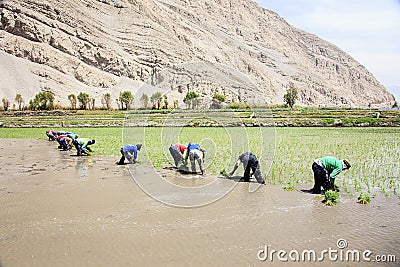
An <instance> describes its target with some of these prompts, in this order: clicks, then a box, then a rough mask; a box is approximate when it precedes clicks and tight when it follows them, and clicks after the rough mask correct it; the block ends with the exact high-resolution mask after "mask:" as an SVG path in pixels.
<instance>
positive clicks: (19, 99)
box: [15, 94, 24, 110]
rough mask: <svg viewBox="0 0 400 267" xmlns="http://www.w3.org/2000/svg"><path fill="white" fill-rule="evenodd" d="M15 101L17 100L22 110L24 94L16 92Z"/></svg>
mask: <svg viewBox="0 0 400 267" xmlns="http://www.w3.org/2000/svg"><path fill="white" fill-rule="evenodd" d="M15 101H17V103H18V109H19V110H22V103H24V99H23V98H22V96H21V95H20V94H16V96H15Z"/></svg>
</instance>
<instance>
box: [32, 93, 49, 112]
mask: <svg viewBox="0 0 400 267" xmlns="http://www.w3.org/2000/svg"><path fill="white" fill-rule="evenodd" d="M29 108H30V109H32V110H37V109H39V110H52V109H53V108H54V94H53V93H52V92H47V91H44V92H40V93H37V94H36V95H35V98H34V99H33V100H30V101H29Z"/></svg>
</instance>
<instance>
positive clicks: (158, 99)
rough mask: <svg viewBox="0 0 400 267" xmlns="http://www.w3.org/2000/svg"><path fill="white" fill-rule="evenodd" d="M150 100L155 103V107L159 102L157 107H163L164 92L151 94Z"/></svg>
mask: <svg viewBox="0 0 400 267" xmlns="http://www.w3.org/2000/svg"><path fill="white" fill-rule="evenodd" d="M150 101H151V103H152V104H153V107H154V106H155V105H156V104H157V109H160V108H161V102H162V94H161V92H155V93H154V94H152V95H151V96H150Z"/></svg>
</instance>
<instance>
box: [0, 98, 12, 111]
mask: <svg viewBox="0 0 400 267" xmlns="http://www.w3.org/2000/svg"><path fill="white" fill-rule="evenodd" d="M1 102H3V109H4V111H7V110H8V108H9V107H10V101H8V99H7V98H4V97H3V98H2V99H1Z"/></svg>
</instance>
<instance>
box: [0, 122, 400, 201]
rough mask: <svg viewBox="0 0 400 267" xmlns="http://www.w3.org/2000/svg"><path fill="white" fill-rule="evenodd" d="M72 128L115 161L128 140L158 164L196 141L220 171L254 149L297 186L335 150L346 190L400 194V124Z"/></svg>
mask: <svg viewBox="0 0 400 267" xmlns="http://www.w3.org/2000/svg"><path fill="white" fill-rule="evenodd" d="M45 130H46V129H44V128H0V138H35V139H43V142H46V139H47V138H46V136H45ZM67 130H68V129H67ZM71 130H72V131H73V132H75V133H77V134H79V135H80V136H82V137H87V138H93V139H96V144H95V145H93V146H92V148H93V149H94V151H95V152H94V155H103V156H111V157H110V160H112V161H117V159H118V158H119V149H120V147H121V146H122V145H123V144H124V143H134V144H135V143H143V144H144V146H143V149H142V151H140V152H139V163H144V162H150V163H151V164H153V165H154V166H155V167H156V168H162V167H164V166H166V165H168V164H170V163H171V162H172V158H171V157H170V155H169V152H168V147H169V145H170V144H171V143H175V142H180V143H184V144H187V143H188V142H197V143H200V144H201V145H202V146H203V147H204V148H205V150H206V161H205V162H206V166H207V172H208V173H209V174H215V175H218V174H219V172H220V171H221V170H222V169H226V170H227V171H228V170H231V169H232V167H233V164H234V163H235V161H236V159H237V157H238V155H239V154H240V153H242V152H245V151H252V152H253V153H254V154H256V155H257V156H258V158H259V159H260V162H261V164H262V166H261V170H262V172H263V174H264V175H265V176H266V180H267V181H268V182H269V183H271V184H281V185H282V186H285V185H288V184H290V185H293V186H294V187H297V188H305V187H306V186H309V185H310V184H312V182H313V173H312V170H311V164H312V162H313V161H314V159H316V158H318V157H322V156H325V155H332V156H335V157H337V158H339V159H342V158H346V159H347V160H348V161H349V162H350V164H351V165H352V167H351V168H350V169H349V170H347V171H343V172H342V173H341V174H340V175H339V176H338V178H337V179H336V184H337V185H339V186H340V188H341V190H342V191H346V192H348V193H349V194H351V195H358V194H359V193H368V194H370V195H375V194H378V193H382V194H384V195H386V197H388V198H390V197H393V196H396V197H399V196H400V182H399V170H400V129H399V128H391V127H387V128H386V127H385V128H384V127H382V128H374V127H366V128H361V127H360V128H347V127H343V128H341V127H337V128H334V127H291V128H274V127H248V128H247V127H230V128H229V127H181V128H180V127H144V128H140V127H125V128H73V129H71ZM2 142H4V140H2ZM54 149H56V144H54ZM238 171H240V170H238ZM239 173H240V172H239Z"/></svg>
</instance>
